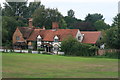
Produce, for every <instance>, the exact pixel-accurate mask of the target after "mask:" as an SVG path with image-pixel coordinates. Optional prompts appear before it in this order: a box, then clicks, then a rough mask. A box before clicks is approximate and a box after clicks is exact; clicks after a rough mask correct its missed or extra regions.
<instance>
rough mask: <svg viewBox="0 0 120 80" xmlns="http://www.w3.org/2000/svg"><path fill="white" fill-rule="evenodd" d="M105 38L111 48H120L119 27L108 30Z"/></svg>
mask: <svg viewBox="0 0 120 80" xmlns="http://www.w3.org/2000/svg"><path fill="white" fill-rule="evenodd" d="M104 40H105V43H106V45H107V46H108V47H109V48H116V49H119V48H120V44H119V43H120V42H119V39H118V28H117V27H112V28H110V29H108V30H106V34H105V36H104Z"/></svg>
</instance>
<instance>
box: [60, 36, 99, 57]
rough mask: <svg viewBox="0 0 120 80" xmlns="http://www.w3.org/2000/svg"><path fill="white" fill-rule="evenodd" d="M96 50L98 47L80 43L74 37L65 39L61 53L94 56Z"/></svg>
mask: <svg viewBox="0 0 120 80" xmlns="http://www.w3.org/2000/svg"><path fill="white" fill-rule="evenodd" d="M96 50H97V47H96V46H93V45H91V44H84V43H80V42H78V41H77V40H76V39H75V38H73V37H69V38H67V39H65V40H64V41H62V44H61V51H63V52H65V55H73V56H94V55H95V52H96Z"/></svg>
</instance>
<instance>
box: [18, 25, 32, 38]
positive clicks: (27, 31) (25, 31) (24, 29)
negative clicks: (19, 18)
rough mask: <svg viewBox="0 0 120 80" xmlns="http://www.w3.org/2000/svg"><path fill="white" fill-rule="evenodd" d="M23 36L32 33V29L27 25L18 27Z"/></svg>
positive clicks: (25, 36) (26, 36)
mask: <svg viewBox="0 0 120 80" xmlns="http://www.w3.org/2000/svg"><path fill="white" fill-rule="evenodd" d="M18 28H19V30H20V32H21V33H22V35H23V37H24V38H26V39H27V38H28V37H29V36H30V34H31V33H32V31H33V29H32V28H29V27H18Z"/></svg>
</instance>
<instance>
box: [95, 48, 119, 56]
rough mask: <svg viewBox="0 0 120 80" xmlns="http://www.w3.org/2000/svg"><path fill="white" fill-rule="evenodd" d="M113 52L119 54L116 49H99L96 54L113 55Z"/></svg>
mask: <svg viewBox="0 0 120 80" xmlns="http://www.w3.org/2000/svg"><path fill="white" fill-rule="evenodd" d="M114 52H120V50H118V49H99V50H98V51H97V52H96V54H98V55H103V54H105V53H114Z"/></svg>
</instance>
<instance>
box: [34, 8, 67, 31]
mask: <svg viewBox="0 0 120 80" xmlns="http://www.w3.org/2000/svg"><path fill="white" fill-rule="evenodd" d="M33 20H34V21H33V24H34V25H35V26H38V27H43V26H45V27H46V29H51V28H52V24H51V23H52V22H59V23H60V24H61V25H62V24H63V25H62V26H64V27H65V26H66V23H65V21H64V20H63V18H62V15H61V13H60V12H59V11H58V10H57V9H50V8H45V7H44V6H42V7H39V8H38V9H36V10H35V12H34V14H33Z"/></svg>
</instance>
